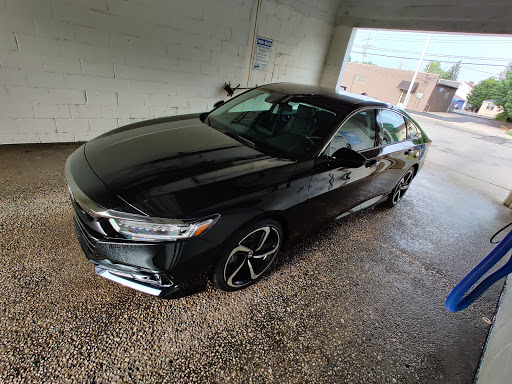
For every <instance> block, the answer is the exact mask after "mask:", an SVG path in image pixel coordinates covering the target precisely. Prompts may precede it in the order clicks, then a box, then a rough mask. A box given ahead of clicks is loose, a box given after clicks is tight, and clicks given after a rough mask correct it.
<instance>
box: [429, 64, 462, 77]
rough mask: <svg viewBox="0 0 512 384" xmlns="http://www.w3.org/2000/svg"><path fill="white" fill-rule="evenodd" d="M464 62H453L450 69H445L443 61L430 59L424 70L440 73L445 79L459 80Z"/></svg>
mask: <svg viewBox="0 0 512 384" xmlns="http://www.w3.org/2000/svg"><path fill="white" fill-rule="evenodd" d="M461 64H462V62H461V61H459V62H458V63H455V64H453V65H452V66H451V67H450V69H449V70H447V71H445V70H443V69H442V68H441V63H440V62H439V61H435V60H433V61H429V63H428V64H427V65H426V66H425V69H424V71H425V72H426V73H436V74H438V75H439V77H440V78H441V79H445V80H457V78H458V77H459V72H460V67H461Z"/></svg>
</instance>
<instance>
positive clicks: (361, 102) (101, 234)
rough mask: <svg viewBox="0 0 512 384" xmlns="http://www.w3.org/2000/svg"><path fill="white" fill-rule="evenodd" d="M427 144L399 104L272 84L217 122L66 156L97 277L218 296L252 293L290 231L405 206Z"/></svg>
mask: <svg viewBox="0 0 512 384" xmlns="http://www.w3.org/2000/svg"><path fill="white" fill-rule="evenodd" d="M219 104H220V105H219ZM429 144H430V141H429V139H428V137H427V135H426V134H425V132H423V131H422V129H421V128H420V127H419V125H418V124H417V123H416V122H415V121H414V120H413V119H412V118H411V117H410V116H409V115H408V114H407V113H406V112H404V111H403V110H401V109H399V108H397V107H394V106H392V105H389V104H386V103H383V102H380V101H377V100H374V99H370V98H368V97H365V96H358V95H354V94H350V93H346V92H341V93H336V92H334V91H331V90H329V89H325V88H320V87H313V86H303V85H295V84H272V85H266V86H262V87H259V88H256V89H253V90H250V91H248V92H245V93H243V94H241V95H239V96H237V97H235V98H233V99H231V100H230V101H228V102H226V103H222V102H219V103H217V104H216V108H215V109H214V110H213V111H211V112H209V113H203V114H200V115H185V116H177V117H170V118H161V119H155V120H151V121H145V122H141V123H136V124H132V125H128V126H126V127H122V128H119V129H115V130H113V131H111V132H108V133H106V134H104V135H102V136H99V137H97V138H96V139H94V140H91V141H89V142H88V143H86V144H85V145H83V146H82V147H80V148H79V149H78V150H76V151H75V152H74V153H73V154H72V155H71V156H70V157H69V159H68V160H67V163H66V179H67V182H68V185H69V191H70V194H71V201H72V205H73V209H74V223H75V229H76V233H77V235H78V239H79V241H80V244H81V246H82V248H83V251H84V252H85V254H86V256H87V258H88V259H89V260H91V261H92V262H93V263H94V264H95V265H96V267H95V268H96V273H98V274H99V275H100V276H103V277H105V278H107V279H109V280H112V281H115V282H117V283H120V284H123V285H125V286H128V287H130V288H134V289H137V290H139V291H143V292H146V293H148V294H152V295H155V296H159V297H177V296H179V295H181V294H182V288H183V286H184V284H185V283H186V282H188V281H190V280H191V279H192V278H194V277H195V276H197V275H200V274H205V273H209V274H210V276H211V279H212V281H213V283H214V284H215V286H217V287H218V288H220V289H223V290H226V291H234V290H239V289H242V288H245V287H247V286H249V285H251V284H253V283H254V282H255V281H256V280H258V279H259V278H260V277H261V276H262V275H263V274H264V273H265V272H266V271H267V270H268V268H269V267H270V265H271V264H272V262H273V261H274V260H275V258H276V257H277V255H278V253H279V250H280V249H281V247H282V246H283V243H284V242H285V241H286V240H287V239H289V238H290V237H291V236H293V235H297V234H302V233H307V232H306V231H308V230H311V229H312V228H315V227H317V226H318V225H319V224H320V223H322V222H325V221H327V220H336V219H339V218H341V217H344V216H346V215H348V214H350V213H352V212H355V211H358V210H361V209H364V208H366V207H369V206H372V205H375V204H378V203H381V202H384V203H385V204H387V205H388V206H390V207H392V206H394V205H395V204H397V203H398V201H399V200H400V199H401V197H402V196H403V195H404V194H405V193H406V192H407V189H408V187H409V185H410V183H411V181H412V180H413V178H414V176H415V175H416V174H417V173H418V171H419V170H420V169H421V167H422V165H423V163H424V161H425V156H426V154H427V151H428V148H429Z"/></svg>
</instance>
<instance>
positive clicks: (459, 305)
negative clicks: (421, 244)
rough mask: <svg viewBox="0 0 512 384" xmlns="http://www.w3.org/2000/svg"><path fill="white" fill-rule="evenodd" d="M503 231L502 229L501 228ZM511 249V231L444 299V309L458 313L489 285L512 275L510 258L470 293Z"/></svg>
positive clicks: (511, 259)
mask: <svg viewBox="0 0 512 384" xmlns="http://www.w3.org/2000/svg"><path fill="white" fill-rule="evenodd" d="M503 229H504V228H503ZM511 249H512V230H510V232H509V233H508V234H507V235H506V236H505V237H504V238H503V240H501V241H500V242H499V244H498V245H497V246H496V247H494V249H493V250H492V251H491V252H490V253H489V254H488V255H487V256H486V257H485V258H484V259H483V260H482V261H481V262H479V263H478V264H477V265H476V267H475V268H473V269H472V270H471V271H470V272H469V273H468V274H467V275H466V276H464V278H463V279H462V280H461V281H460V282H459V284H457V285H456V286H455V288H453V290H452V291H451V292H450V294H449V295H448V297H447V299H446V303H445V307H446V309H447V310H449V311H450V312H457V311H460V310H462V309H464V308H466V307H467V306H469V305H470V304H472V303H473V302H474V301H475V300H476V299H478V298H479V297H480V295H481V294H482V293H484V292H485V291H486V290H487V289H488V288H489V287H490V286H491V285H493V284H494V283H495V282H497V281H498V280H500V279H501V278H503V277H505V276H507V275H508V274H509V273H512V257H511V258H510V259H509V260H508V261H507V262H506V263H505V264H504V265H503V266H502V267H501V268H500V269H498V270H496V271H495V272H493V273H491V274H490V275H489V276H487V277H486V278H485V279H484V280H482V282H481V283H480V284H478V285H477V286H476V287H475V288H474V289H473V290H472V291H471V292H469V293H468V294H467V295H466V292H468V291H469V290H470V289H471V287H472V286H473V285H474V284H475V283H476V282H477V281H478V280H480V279H481V278H482V277H483V276H484V275H485V274H486V273H487V271H489V270H490V269H491V268H492V267H494V266H495V265H496V263H498V262H499V261H500V260H501V259H502V258H503V257H505V255H506V254H507V253H508V251H510V250H511Z"/></svg>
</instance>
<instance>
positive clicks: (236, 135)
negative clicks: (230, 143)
mask: <svg viewBox="0 0 512 384" xmlns="http://www.w3.org/2000/svg"><path fill="white" fill-rule="evenodd" d="M222 133H224V134H225V135H227V136H229V137H232V138H233V139H235V140H238V141H241V142H243V143H245V144H247V145H249V146H250V147H253V148H256V144H255V143H253V142H252V141H250V140H248V139H246V138H245V137H243V136H241V135H239V134H238V133H235V132H232V131H222Z"/></svg>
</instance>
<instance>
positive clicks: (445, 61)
mask: <svg viewBox="0 0 512 384" xmlns="http://www.w3.org/2000/svg"><path fill="white" fill-rule="evenodd" d="M352 53H362V52H356V51H352ZM367 55H368V56H381V57H391V58H394V59H404V60H416V61H417V60H418V58H416V57H401V56H391V55H382V54H378V53H371V54H367ZM430 61H434V60H430ZM435 61H438V62H440V63H450V64H457V63H458V61H447V60H435ZM461 64H464V65H481V66H484V67H506V66H507V65H506V64H483V63H462V62H461Z"/></svg>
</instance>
